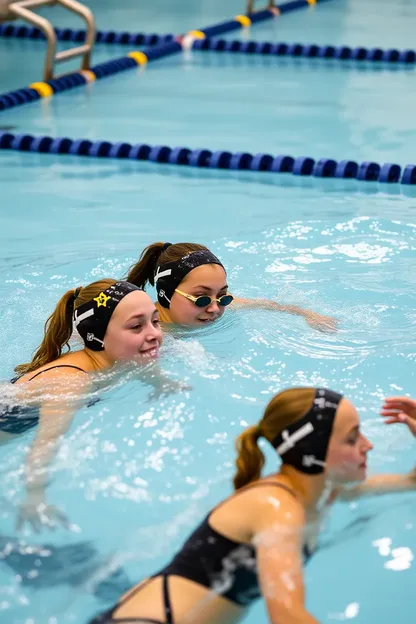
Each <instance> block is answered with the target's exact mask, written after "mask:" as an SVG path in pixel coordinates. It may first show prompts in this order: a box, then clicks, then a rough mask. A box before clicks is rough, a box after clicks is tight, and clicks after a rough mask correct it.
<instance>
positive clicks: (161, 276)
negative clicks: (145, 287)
mask: <svg viewBox="0 0 416 624" xmlns="http://www.w3.org/2000/svg"><path fill="white" fill-rule="evenodd" d="M204 264H219V265H220V266H222V268H223V269H224V266H223V264H222V262H221V261H220V260H218V258H217V256H214V254H213V253H212V252H211V251H209V249H200V250H198V251H192V252H191V253H189V254H187V255H186V256H184V257H183V258H181V259H180V260H178V261H177V262H167V263H166V264H161V265H160V266H158V267H157V270H156V274H155V286H156V292H157V299H158V301H159V303H160V305H161V306H163V307H164V308H170V301H171V299H172V296H173V293H174V292H175V290H176V288H177V287H178V286H179V284H180V283H181V282H182V280H183V279H184V277H185V276H186V275H188V273H190V272H191V271H193V269H196V268H197V267H199V266H202V265H204ZM224 271H225V269H224Z"/></svg>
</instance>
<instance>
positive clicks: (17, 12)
mask: <svg viewBox="0 0 416 624" xmlns="http://www.w3.org/2000/svg"><path fill="white" fill-rule="evenodd" d="M56 4H60V5H61V6H63V7H65V8H66V9H68V10H69V11H72V12H73V13H76V14H77V15H79V16H80V17H82V18H83V19H84V20H85V22H86V24H87V33H86V37H85V44H84V45H82V46H78V47H76V48H72V49H69V50H65V51H63V52H59V53H58V54H57V53H56V44H57V37H56V33H55V30H54V28H53V26H52V24H51V23H50V21H49V20H47V19H46V18H44V17H41V16H40V15H38V14H37V13H35V12H34V11H32V10H31V9H35V8H39V7H41V6H46V5H50V6H52V5H56ZM9 16H10V18H12V19H14V18H16V17H21V18H22V19H24V20H26V21H28V22H29V23H31V24H33V25H34V26H37V28H39V29H40V30H41V31H42V32H43V33H44V35H45V37H46V42H47V50H46V59H45V69H44V80H45V81H47V80H52V78H53V77H54V67H55V63H60V62H62V61H65V60H68V59H70V58H73V57H74V56H82V64H81V69H89V67H90V63H91V53H92V48H93V46H94V43H95V36H96V25H95V19H94V15H93V13H92V11H91V10H90V9H89V8H88V7H86V6H85V5H83V4H81V3H80V2H78V1H77V0H21V1H20V0H17V1H16V2H13V3H12V4H11V5H9Z"/></svg>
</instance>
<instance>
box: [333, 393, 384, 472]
mask: <svg viewBox="0 0 416 624" xmlns="http://www.w3.org/2000/svg"><path fill="white" fill-rule="evenodd" d="M372 448H373V445H372V444H371V442H370V441H369V440H368V439H367V438H366V437H365V436H364V435H363V434H362V433H361V431H360V419H359V416H358V413H357V410H356V409H355V407H354V406H353V405H352V403H350V401H348V400H347V399H345V398H344V399H342V400H341V402H340V404H339V407H338V410H337V415H336V417H335V422H334V428H333V430H332V435H331V439H330V441H329V446H328V452H327V456H326V471H327V474H328V477H329V478H330V479H331V480H333V481H334V482H335V483H339V484H346V483H353V482H357V481H363V480H364V479H365V478H366V470H367V453H368V452H369V451H371V449H372Z"/></svg>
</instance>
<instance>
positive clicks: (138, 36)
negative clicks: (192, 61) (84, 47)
mask: <svg viewBox="0 0 416 624" xmlns="http://www.w3.org/2000/svg"><path fill="white" fill-rule="evenodd" d="M55 33H56V38H57V39H58V41H74V42H79V43H82V42H83V41H85V35H86V31H85V30H83V29H73V28H55ZM0 37H9V38H11V37H16V38H17V39H45V35H44V34H43V32H42V31H41V30H39V28H35V27H34V26H16V25H15V24H0ZM174 38H175V35H173V34H171V33H169V34H166V35H158V34H156V33H129V32H115V31H113V30H99V31H97V34H96V37H95V41H96V43H115V44H119V45H120V44H121V45H123V44H126V45H132V44H134V45H148V46H153V45H159V44H162V43H167V42H168V41H173V39H174Z"/></svg>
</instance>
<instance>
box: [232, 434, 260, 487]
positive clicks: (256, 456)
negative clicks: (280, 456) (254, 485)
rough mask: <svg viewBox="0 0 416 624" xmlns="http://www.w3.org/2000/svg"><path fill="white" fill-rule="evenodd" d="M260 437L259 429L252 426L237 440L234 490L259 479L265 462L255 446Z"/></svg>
mask: <svg viewBox="0 0 416 624" xmlns="http://www.w3.org/2000/svg"><path fill="white" fill-rule="evenodd" d="M260 436H261V433H260V429H259V427H258V426H256V425H254V426H253V427H249V428H248V429H246V430H245V431H243V433H241V434H240V435H239V436H238V438H237V441H236V449H237V452H238V457H237V461H236V464H237V473H236V475H235V477H234V489H236V490H239V489H240V488H242V487H244V486H245V485H246V484H247V483H250V482H251V481H256V479H259V478H260V475H261V471H262V468H263V466H264V462H265V459H264V455H263V453H262V451H261V450H260V449H259V447H258V445H257V441H258V439H259V438H260Z"/></svg>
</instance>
